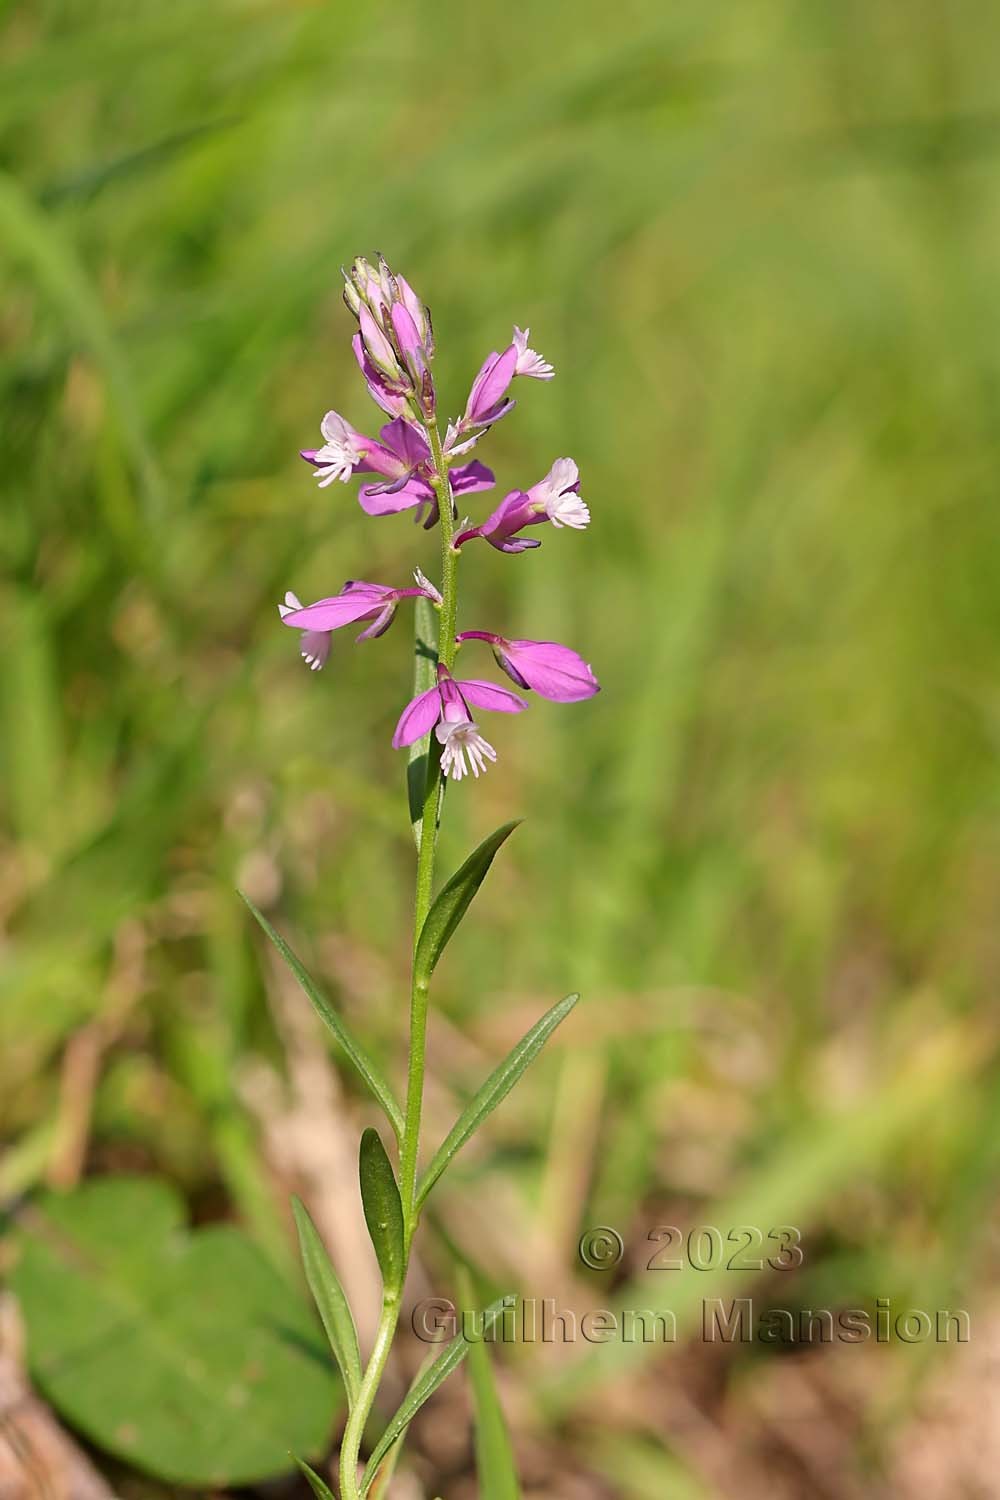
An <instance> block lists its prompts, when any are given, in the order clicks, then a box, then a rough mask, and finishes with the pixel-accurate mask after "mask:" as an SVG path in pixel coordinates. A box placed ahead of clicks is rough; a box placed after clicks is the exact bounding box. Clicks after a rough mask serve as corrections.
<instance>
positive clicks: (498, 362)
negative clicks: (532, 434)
mask: <svg viewBox="0 0 1000 1500" xmlns="http://www.w3.org/2000/svg"><path fill="white" fill-rule="evenodd" d="M530 332H531V330H530V328H518V327H517V326H516V325H515V327H514V337H513V341H512V342H511V343H510V344H508V346H507V348H506V349H504V350H503V351H502V352H501V353H500V354H497V352H496V350H494V351H493V353H492V354H489V355H487V357H486V359H485V360H484V361H483V364H482V366H481V367H480V370H479V374H478V375H477V376H476V378H475V380H474V381H473V382H472V389H471V391H470V392H469V399H468V401H467V402H466V403H465V415H464V416H463V417H461V418H460V419H459V421H458V422H450V423H449V424H448V432H447V435H446V437H445V450H446V452H448V453H465V452H466V451H467V450H468V449H469V448H472V447H473V446H474V445H475V444H476V443H477V442H478V441H479V439H480V438H481V437H482V436H483V435H484V433H485V431H486V429H487V428H489V427H492V426H493V424H494V422H499V421H500V418H501V417H505V416H506V415H507V413H508V412H509V411H513V409H514V406H515V405H516V403H515V402H514V401H513V400H512V399H511V397H510V396H508V394H507V392H508V390H509V388H510V383H511V381H512V380H513V379H514V377H515V376H517V375H527V376H528V377H530V378H531V379H533V380H551V379H552V377H553V375H554V374H555V371H554V370H553V368H552V366H551V365H550V364H549V362H548V360H545V359H543V358H542V356H541V355H540V354H537V353H536V352H535V350H534V349H529V348H528V335H529V333H530ZM476 428H481V429H482V430H481V431H479V432H477V431H476V430H475V429H476Z"/></svg>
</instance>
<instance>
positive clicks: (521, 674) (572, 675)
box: [455, 630, 601, 703]
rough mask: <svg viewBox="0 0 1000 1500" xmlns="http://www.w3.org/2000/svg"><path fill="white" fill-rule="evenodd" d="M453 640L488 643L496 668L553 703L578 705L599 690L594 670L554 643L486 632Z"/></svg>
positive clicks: (471, 631)
mask: <svg viewBox="0 0 1000 1500" xmlns="http://www.w3.org/2000/svg"><path fill="white" fill-rule="evenodd" d="M455 640H456V641H457V642H458V643H459V644H461V642H462V641H488V642H489V643H490V645H491V646H492V647H493V655H494V656H495V657H496V662H497V666H498V667H500V668H501V669H502V670H503V671H504V672H506V673H507V676H508V677H509V678H510V679H511V680H512V681H513V682H516V683H517V685H518V687H521V688H528V689H530V690H533V691H534V692H536V693H538V694H540V696H541V697H543V698H549V699H551V700H552V702H553V703H579V702H581V701H582V700H583V699H584V698H592V697H593V696H594V694H595V693H599V692H600V691H601V685H600V683H599V682H598V680H597V678H596V677H595V676H594V673H593V669H592V668H591V667H590V665H589V664H588V663H587V662H585V661H584V659H583V657H582V656H579V655H578V654H577V653H576V652H575V651H571V650H570V648H569V646H561V645H559V643H558V642H557V641H509V640H507V639H506V637H505V636H502V635H493V634H492V633H491V632H489V631H486V630H465V631H463V632H462V634H461V635H457V636H456V637H455Z"/></svg>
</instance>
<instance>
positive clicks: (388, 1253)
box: [358, 1126, 406, 1295]
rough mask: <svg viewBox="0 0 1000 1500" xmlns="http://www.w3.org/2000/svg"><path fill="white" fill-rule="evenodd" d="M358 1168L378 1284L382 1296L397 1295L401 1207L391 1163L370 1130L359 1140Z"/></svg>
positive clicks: (402, 1257)
mask: <svg viewBox="0 0 1000 1500" xmlns="http://www.w3.org/2000/svg"><path fill="white" fill-rule="evenodd" d="M358 1165H359V1175H360V1178H361V1201H362V1203H363V1205H364V1210H365V1223H366V1224H367V1225H368V1233H369V1235H370V1236H371V1242H372V1244H373V1245H374V1246H375V1254H376V1256H377V1257H378V1263H379V1267H380V1269H381V1271H382V1282H383V1285H384V1287H385V1290H386V1292H388V1293H392V1294H395V1295H398V1293H399V1291H400V1290H401V1288H402V1285H403V1276H404V1273H405V1271H406V1253H405V1251H404V1249H403V1239H404V1231H403V1205H402V1203H401V1202H400V1198H399V1188H398V1187H397V1186H396V1174H395V1173H394V1172H393V1170H392V1162H391V1161H390V1160H389V1158H388V1156H387V1155H386V1150H385V1147H384V1146H383V1144H382V1140H381V1137H380V1136H379V1133H378V1131H377V1130H372V1129H371V1127H370V1126H369V1128H368V1129H367V1130H365V1131H364V1132H363V1133H362V1136H361V1152H360V1156H359V1163H358Z"/></svg>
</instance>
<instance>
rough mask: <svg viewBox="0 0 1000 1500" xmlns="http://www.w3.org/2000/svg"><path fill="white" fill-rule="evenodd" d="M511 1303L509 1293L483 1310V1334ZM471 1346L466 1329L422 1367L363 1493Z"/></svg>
mask: <svg viewBox="0 0 1000 1500" xmlns="http://www.w3.org/2000/svg"><path fill="white" fill-rule="evenodd" d="M511 1306H513V1301H512V1299H511V1297H510V1296H509V1295H508V1296H507V1297H498V1298H497V1300H496V1302H491V1303H490V1305H489V1307H487V1308H486V1310H485V1311H484V1312H483V1314H482V1336H483V1337H485V1336H486V1334H488V1333H489V1332H490V1330H491V1328H492V1327H493V1325H494V1323H496V1321H497V1320H498V1318H500V1317H501V1315H502V1313H503V1311H504V1308H505V1307H511ZM471 1347H472V1345H471V1342H470V1340H469V1339H467V1338H466V1337H465V1333H464V1332H460V1333H459V1334H458V1336H457V1337H456V1338H454V1339H452V1341H451V1343H450V1344H449V1345H448V1347H447V1349H445V1350H444V1352H443V1353H441V1354H439V1355H438V1357H437V1359H436V1360H434V1362H433V1364H430V1365H428V1366H427V1367H426V1368H425V1369H423V1370H421V1372H420V1374H419V1375H418V1376H417V1378H416V1380H415V1381H414V1382H413V1384H412V1385H411V1386H410V1389H409V1390H408V1391H407V1393H406V1395H405V1396H404V1397H403V1401H402V1404H401V1405H400V1407H399V1410H398V1411H397V1412H396V1415H395V1416H394V1417H392V1418H391V1420H390V1422H389V1425H388V1426H387V1427H386V1429H385V1431H384V1432H383V1434H382V1436H381V1437H380V1438H379V1440H378V1442H377V1443H376V1444H375V1448H374V1451H373V1452H372V1456H371V1458H370V1459H369V1460H368V1465H367V1468H366V1469H365V1476H364V1479H363V1480H362V1482H361V1493H362V1495H367V1493H368V1491H369V1490H370V1488H371V1486H372V1483H373V1481H374V1479H375V1476H376V1474H377V1473H378V1467H379V1464H380V1463H381V1462H382V1460H383V1458H385V1455H386V1454H387V1453H388V1451H389V1449H390V1448H391V1447H392V1445H393V1443H394V1442H395V1441H396V1439H397V1438H398V1437H399V1435H400V1433H401V1432H404V1431H405V1430H406V1428H407V1427H408V1426H409V1425H410V1423H411V1422H412V1421H413V1418H414V1417H415V1416H416V1414H417V1412H418V1411H419V1410H420V1408H421V1407H422V1406H423V1404H424V1402H425V1401H426V1400H427V1399H428V1397H429V1396H433V1394H434V1392H435V1391H436V1390H437V1388H438V1386H439V1385H441V1384H442V1382H443V1381H445V1380H447V1378H448V1376H449V1375H450V1374H451V1373H452V1371H453V1370H457V1369H458V1366H459V1365H460V1364H461V1363H462V1360H463V1359H464V1358H465V1356H466V1355H467V1354H468V1352H469V1350H470V1348H471Z"/></svg>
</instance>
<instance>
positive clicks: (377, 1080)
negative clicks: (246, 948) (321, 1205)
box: [240, 891, 403, 1140]
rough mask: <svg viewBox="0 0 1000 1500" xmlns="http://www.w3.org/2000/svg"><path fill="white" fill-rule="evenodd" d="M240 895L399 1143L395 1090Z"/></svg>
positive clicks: (400, 1128) (261, 916) (400, 1124)
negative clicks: (380, 1107)
mask: <svg viewBox="0 0 1000 1500" xmlns="http://www.w3.org/2000/svg"><path fill="white" fill-rule="evenodd" d="M240 895H241V896H242V897H243V900H244V901H245V902H246V904H247V906H248V907H249V908H250V910H251V912H252V913H253V915H254V917H255V918H256V919H257V922H258V923H259V925H260V927H261V929H262V930H263V931H264V932H265V933H266V935H267V936H268V937H269V938H270V940H271V942H272V943H273V944H274V946H275V948H277V950H278V952H279V953H280V954H281V956H282V958H283V959H284V960H285V963H286V964H287V965H288V967H289V968H290V969H291V971H292V973H293V974H294V975H295V977H296V979H297V980H298V982H299V984H300V985H301V987H302V989H303V990H304V992H305V994H306V996H307V998H308V999H309V1001H310V1002H311V1004H312V1007H313V1009H314V1010H315V1012H316V1014H317V1015H318V1016H319V1018H320V1020H321V1021H323V1022H324V1023H325V1024H326V1025H327V1026H328V1027H329V1028H330V1030H331V1031H332V1032H333V1034H334V1036H335V1037H336V1038H337V1041H338V1042H339V1043H340V1045H341V1046H342V1047H343V1049H344V1051H345V1052H346V1053H347V1056H348V1057H349V1058H350V1060H351V1062H352V1063H353V1064H354V1066H355V1068H356V1069H357V1071H358V1073H359V1074H360V1076H361V1077H362V1078H363V1079H364V1081H365V1083H366V1084H367V1085H368V1087H369V1089H370V1090H371V1092H372V1094H373V1095H374V1096H375V1098H376V1099H377V1100H378V1102H379V1104H381V1106H382V1108H383V1109H384V1110H385V1114H386V1118H387V1119H388V1121H389V1124H390V1125H391V1126H392V1128H393V1130H394V1131H395V1133H396V1138H397V1140H398V1139H399V1138H400V1137H401V1136H402V1134H403V1115H402V1111H401V1110H400V1107H399V1105H398V1104H397V1103H396V1100H395V1097H394V1096H393V1092H392V1089H391V1088H390V1087H389V1085H388V1083H387V1082H386V1080H385V1079H384V1078H383V1076H382V1073H381V1071H380V1070H379V1068H378V1065H377V1064H376V1063H375V1062H374V1061H373V1059H372V1058H371V1057H370V1056H369V1054H368V1053H367V1052H366V1051H365V1049H364V1047H362V1045H361V1043H360V1042H359V1041H357V1040H356V1039H355V1038H354V1037H353V1036H352V1035H351V1033H350V1032H349V1031H348V1029H347V1027H346V1026H345V1025H344V1023H343V1021H342V1020H341V1019H340V1017H339V1016H338V1015H337V1013H336V1011H335V1010H334V1009H333V1007H332V1006H331V1005H330V1002H329V1001H328V1000H327V999H326V997H325V996H324V995H323V994H322V992H321V991H320V990H319V989H318V988H317V987H316V985H315V984H314V983H313V980H312V979H311V977H310V976H309V974H308V973H307V972H306V970H305V969H304V968H303V966H302V964H301V963H300V962H299V960H298V958H297V957H296V956H295V954H294V953H293V952H292V950H291V948H289V946H288V944H287V943H286V942H285V940H284V938H283V937H282V936H281V935H280V934H279V933H277V932H275V930H274V928H273V927H272V926H271V924H270V922H269V921H268V920H267V918H266V917H265V916H264V913H263V912H262V911H259V910H258V908H257V907H256V906H255V905H254V904H253V902H252V901H251V900H250V897H249V896H248V895H247V894H246V892H245V891H240Z"/></svg>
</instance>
